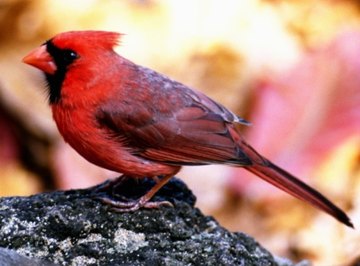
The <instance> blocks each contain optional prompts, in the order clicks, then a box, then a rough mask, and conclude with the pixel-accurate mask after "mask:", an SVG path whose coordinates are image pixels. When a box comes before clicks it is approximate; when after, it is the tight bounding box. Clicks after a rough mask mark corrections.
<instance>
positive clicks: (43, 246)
mask: <svg viewBox="0 0 360 266" xmlns="http://www.w3.org/2000/svg"><path fill="white" fill-rule="evenodd" d="M152 185H153V183H152V181H150V180H147V179H144V180H139V181H136V180H127V181H125V182H124V183H123V184H122V185H121V187H119V188H118V189H117V193H119V194H121V195H124V196H126V197H127V198H129V199H133V198H136V197H139V195H142V194H143V193H144V192H145V191H146V190H147V189H148V188H149V187H151V186H152ZM94 191H95V190H94V188H90V189H84V190H70V191H58V192H52V193H43V194H38V195H34V196H30V197H9V198H1V199H0V247H4V248H7V249H11V250H13V251H16V252H17V255H19V256H26V257H29V258H33V259H41V260H44V261H49V262H52V263H55V264H58V265H76V266H78V265H174V266H175V265H264V266H265V265H284V266H285V265H288V266H290V265H294V264H293V263H291V262H290V261H288V260H283V259H278V258H276V259H274V257H273V256H272V255H271V254H270V253H269V252H268V251H266V250H265V249H264V248H263V247H261V246H260V245H259V244H258V243H257V242H256V241H255V240H254V239H252V238H251V237H249V236H247V235H245V234H243V233H231V232H229V231H227V230H225V229H224V228H222V227H221V226H219V224H218V223H217V222H216V221H215V220H214V219H213V218H211V217H207V216H204V215H203V214H202V213H201V212H200V211H199V210H198V209H197V208H194V203H195V197H194V195H193V194H192V193H191V192H190V191H189V190H188V189H187V187H186V186H185V185H184V184H183V183H182V182H181V181H179V180H177V179H173V180H171V181H170V182H169V183H168V184H167V185H166V186H165V187H164V188H163V189H162V190H161V191H159V193H157V195H156V196H155V198H154V200H169V201H171V202H172V203H173V205H174V206H175V207H174V208H171V207H161V208H160V209H151V210H149V209H140V210H138V211H135V212H130V213H118V212H114V211H113V210H111V207H110V206H107V205H105V204H103V203H102V202H100V201H99V200H98V199H97V197H98V196H99V195H101V193H108V192H106V191H104V192H99V191H98V192H96V193H95V192H94ZM13 251H10V252H13ZM5 255H6V254H5ZM13 255H14V254H13ZM15 255H16V254H15ZM2 261H6V260H5V256H4V254H2V253H0V265H7V264H1V262H2ZM29 263H30V262H29ZM44 263H45V262H44ZM9 265H15V264H9ZM17 265H36V264H17ZM37 265H41V264H37ZM44 265H47V264H44ZM302 265H303V264H302Z"/></svg>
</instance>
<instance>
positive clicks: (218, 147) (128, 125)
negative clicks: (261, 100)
mask: <svg viewBox="0 0 360 266" xmlns="http://www.w3.org/2000/svg"><path fill="white" fill-rule="evenodd" d="M157 78H158V79H159V77H157ZM162 78H163V79H164V80H162V82H159V80H157V82H155V83H154V84H148V83H145V84H140V85H139V84H137V87H132V88H131V92H132V93H135V94H136V95H135V94H134V95H132V96H133V97H129V98H127V99H126V101H124V100H121V99H119V98H116V97H114V100H113V101H111V102H110V103H109V104H108V105H106V106H102V108H101V109H100V110H99V112H98V114H97V120H98V122H99V125H100V127H101V128H103V129H104V128H105V129H106V130H107V131H108V132H110V134H113V135H115V136H117V137H118V138H119V140H120V141H121V142H122V145H125V146H126V147H128V148H129V150H130V151H131V152H133V153H134V154H136V155H137V156H141V157H144V158H147V159H150V160H153V161H159V162H164V163H168V164H175V165H201V164H209V163H228V164H237V165H239V164H242V165H249V164H250V160H249V159H248V158H247V157H246V155H245V154H244V153H243V152H242V150H241V149H240V148H239V146H238V145H237V144H236V142H235V141H234V140H233V138H232V135H231V134H230V132H229V130H233V129H234V125H233V124H234V123H245V120H242V119H241V118H239V117H237V116H236V115H234V114H233V113H232V112H230V111H229V110H227V109H226V108H225V107H223V106H222V105H220V104H218V103H216V102H215V101H213V100H211V99H210V98H208V97H207V96H205V95H204V94H201V93H198V92H195V91H193V90H191V89H189V88H188V87H186V86H184V85H182V84H180V83H177V82H174V81H172V80H169V79H167V78H166V77H162ZM164 82H167V83H164ZM170 85H171V86H170ZM139 86H140V87H143V89H149V87H150V88H151V89H150V90H147V91H146V92H144V90H139V91H138V92H136V89H137V88H138V87H139ZM159 86H162V87H159ZM163 88H166V89H165V90H164V89H163ZM160 89H162V90H161V93H160V94H159V93H157V92H159V90H160ZM139 93H142V95H143V96H142V97H144V98H143V102H140V101H139V99H134V97H139ZM146 94H149V95H150V96H149V97H147V96H146ZM155 94H156V95H155ZM144 95H145V96H144ZM122 96H123V95H122ZM128 96H131V95H128ZM119 101H122V103H121V104H120V103H119Z"/></svg>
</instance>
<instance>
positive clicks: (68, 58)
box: [63, 50, 79, 63]
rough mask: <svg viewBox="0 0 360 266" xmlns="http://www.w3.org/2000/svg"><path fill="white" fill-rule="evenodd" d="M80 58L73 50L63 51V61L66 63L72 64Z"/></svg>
mask: <svg viewBox="0 0 360 266" xmlns="http://www.w3.org/2000/svg"><path fill="white" fill-rule="evenodd" d="M78 57H79V56H78V54H77V53H75V52H74V51H72V50H64V51H63V59H64V61H65V62H66V63H71V62H72V61H74V60H75V59H77V58H78Z"/></svg>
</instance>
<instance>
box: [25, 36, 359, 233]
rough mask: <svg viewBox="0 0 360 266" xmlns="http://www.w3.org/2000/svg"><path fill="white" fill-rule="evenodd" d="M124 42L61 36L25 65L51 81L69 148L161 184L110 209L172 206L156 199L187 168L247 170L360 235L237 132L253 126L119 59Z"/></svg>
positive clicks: (56, 117) (51, 99) (59, 122)
mask: <svg viewBox="0 0 360 266" xmlns="http://www.w3.org/2000/svg"><path fill="white" fill-rule="evenodd" d="M120 37H121V34H119V33H115V32H107V31H70V32H65V33H60V34H58V35H56V36H55V37H53V38H52V39H50V40H48V41H46V42H45V43H44V44H43V45H41V46H40V47H38V48H36V49H35V50H33V51H32V52H30V53H29V54H28V55H27V56H26V57H24V59H23V62H25V63H27V64H30V65H32V66H34V67H36V68H38V69H40V70H41V71H43V72H44V73H45V78H46V81H47V85H48V92H49V104H50V106H51V108H52V113H53V118H54V120H55V122H56V125H57V127H58V129H59V131H60V133H61V135H62V136H63V137H64V139H65V141H66V142H67V143H69V144H70V145H71V146H72V147H73V148H74V149H75V150H76V151H77V152H78V153H79V154H81V155H82V156H83V157H84V158H86V159H87V160H88V161H90V162H91V163H93V164H96V165H98V166H100V167H103V168H106V169H109V170H112V171H116V172H119V173H122V174H123V175H124V176H126V177H127V178H141V177H151V178H153V179H154V180H155V181H156V182H157V183H156V184H155V185H154V187H152V188H151V189H150V190H149V191H148V192H147V193H146V194H145V195H143V196H142V197H140V198H139V199H138V200H136V201H130V202H123V201H120V200H110V199H104V201H105V202H107V203H108V204H111V205H112V206H113V207H115V208H116V209H117V210H119V211H132V210H137V209H139V208H141V207H144V208H154V207H158V206H160V205H162V204H168V202H151V201H150V199H151V198H152V196H153V195H154V194H155V193H156V192H157V191H158V190H159V189H160V188H161V187H162V186H164V185H165V184H166V183H167V182H168V181H169V179H170V178H171V177H173V176H174V175H175V174H176V173H177V172H178V171H179V170H180V168H181V166H183V165H207V164H227V165H231V166H236V167H244V168H245V169H247V170H248V171H250V172H252V173H254V174H255V175H257V176H259V177H260V178H262V179H264V180H265V181H267V182H269V183H271V184H273V185H275V186H277V187H278V188H280V189H282V190H284V191H285V192H287V193H289V194H291V195H293V196H295V197H297V198H299V199H301V200H303V201H306V202H308V203H310V204H312V205H313V206H315V207H317V208H318V209H320V210H322V211H324V212H326V213H328V214H330V215H331V216H333V217H334V218H336V219H337V220H339V221H340V222H342V223H344V224H345V225H348V226H350V227H353V225H352V223H351V221H350V219H349V218H348V216H347V215H346V214H345V213H344V212H343V211H342V210H341V209H339V208H338V207H336V206H335V205H334V204H333V203H332V202H331V201H329V200H328V199H327V198H326V197H324V196H323V195H322V194H320V193H319V192H318V191H316V190H315V189H313V188H311V187H310V186H308V185H306V184H305V183H303V182H302V181H300V180H299V179H297V178H296V177H294V176H293V175H291V174H290V173H288V172H287V171H285V170H283V169H281V168H280V167H278V166H276V165H275V164H273V163H272V162H270V161H269V160H268V159H266V158H265V157H263V156H261V155H260V154H259V153H258V152H256V151H255V150H254V149H253V148H252V147H251V146H250V145H249V144H247V143H246V142H245V141H244V139H243V138H242V136H241V135H240V133H239V129H238V127H237V125H238V124H246V123H247V122H246V121H245V120H244V119H242V118H240V117H238V116H236V115H235V114H234V113H232V112H231V111H229V110H228V109H227V108H225V107H224V106H222V105H221V104H219V103H217V102H215V101H214V100H212V99H210V98H209V97H207V96H206V95H204V94H202V93H201V92H198V91H195V90H193V89H191V88H189V87H187V86H185V85H183V84H181V83H179V82H177V81H174V80H172V79H170V78H168V77H166V76H164V75H162V74H160V73H157V72H155V71H153V70H151V69H148V68H145V67H142V66H139V65H137V64H135V63H133V62H131V61H129V60H127V59H125V58H124V57H122V56H120V55H118V54H117V53H116V52H115V51H114V50H113V48H114V46H116V45H117V44H118V42H119V39H120ZM160 177H161V178H160ZM117 182H121V180H120V181H116V182H114V183H117ZM113 185H114V184H113Z"/></svg>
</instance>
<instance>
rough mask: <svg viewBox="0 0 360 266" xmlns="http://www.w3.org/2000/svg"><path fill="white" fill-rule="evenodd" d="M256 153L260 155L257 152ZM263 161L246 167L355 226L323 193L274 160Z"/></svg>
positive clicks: (348, 224)
mask: <svg viewBox="0 0 360 266" xmlns="http://www.w3.org/2000/svg"><path fill="white" fill-rule="evenodd" d="M255 153H256V152H255ZM256 155H257V156H260V155H259V154H257V153H256ZM250 158H251V157H250ZM261 161H262V162H261V163H259V162H258V160H256V161H255V162H254V164H253V165H249V166H245V167H244V168H245V169H247V170H248V171H250V172H252V173H253V174H255V175H257V176H259V177H260V178H262V179H264V180H265V181H267V182H269V183H271V184H272V185H274V186H276V187H278V188H280V189H282V190H283V191H285V192H287V193H289V194H291V195H293V196H294V197H296V198H298V199H300V200H303V201H306V202H308V203H310V204H312V205H313V206H315V207H316V208H318V209H320V210H323V211H324V212H326V213H328V214H330V215H331V216H333V217H334V218H335V219H337V220H338V221H340V222H342V223H344V224H346V225H347V226H349V227H352V228H354V226H353V224H352V223H351V221H350V219H349V217H348V216H347V215H346V214H345V213H344V212H343V211H342V210H341V209H340V208H338V207H337V206H335V205H334V204H333V203H332V202H331V201H330V200H328V199H327V198H326V197H325V196H323V195H322V194H321V193H319V192H318V191H316V190H315V189H313V188H311V187H310V186H308V185H306V184H305V183H304V182H302V181H300V180H299V179H297V178H296V177H294V176H293V175H291V174H290V173H288V172H286V171H285V170H283V169H281V168H280V167H278V166H276V165H275V164H273V163H272V162H270V161H268V160H266V159H264V158H262V160H261Z"/></svg>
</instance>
